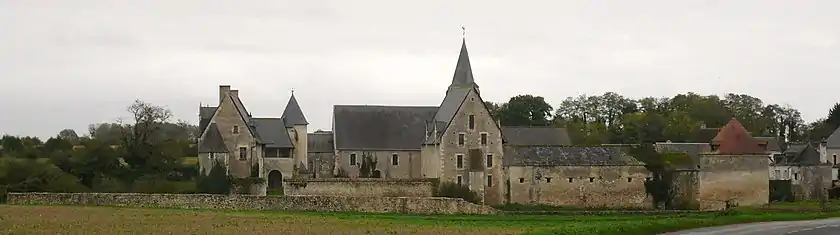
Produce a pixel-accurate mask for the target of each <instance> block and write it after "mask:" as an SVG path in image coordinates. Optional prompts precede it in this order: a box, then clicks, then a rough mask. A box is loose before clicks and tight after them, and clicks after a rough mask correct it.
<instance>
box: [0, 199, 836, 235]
mask: <svg viewBox="0 0 840 235" xmlns="http://www.w3.org/2000/svg"><path fill="white" fill-rule="evenodd" d="M832 216H840V213H802V212H798V213H751V212H738V213H704V214H686V215H623V216H620V215H592V216H570V215H493V216H439V215H438V216H434V215H428V216H425V215H393V214H358V213H308V212H294V213H292V212H253V211H211V210H176V209H141V208H117V207H82V206H15V205H0V233H3V234H234V233H236V234H434V235H442V234H447V235H449V234H482V235H489V234H587V235H593V234H655V233H659V232H665V231H674V230H678V229H683V228H694V227H702V226H713V225H723V224H731V223H739V222H752V221H770V220H797V219H812V218H825V217H832Z"/></svg>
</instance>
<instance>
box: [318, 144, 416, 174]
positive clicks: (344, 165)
mask: <svg viewBox="0 0 840 235" xmlns="http://www.w3.org/2000/svg"><path fill="white" fill-rule="evenodd" d="M337 152H338V153H337V156H338V157H336V158H335V159H336V161H335V164H334V165H335V166H338V168H340V169H342V170H344V172H345V173H347V175H348V176H349V177H353V178H355V177H359V169H360V167H361V165H362V159H363V158H364V157H368V156H369V157H371V158H372V159H375V160H376V167H375V169H374V170H376V171H379V173H380V176H381V178H386V179H417V178H421V177H420V173H421V172H420V167H421V164H420V151H404V150H402V151H401V150H391V151H387V150H386V151H362V150H360V151H355V150H341V151H337ZM395 160H396V161H395Z"/></svg>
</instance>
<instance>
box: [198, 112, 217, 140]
mask: <svg viewBox="0 0 840 235" xmlns="http://www.w3.org/2000/svg"><path fill="white" fill-rule="evenodd" d="M215 113H216V107H199V108H198V133H199V135H200V134H201V133H204V128H207V124H210V119H213V114H215Z"/></svg>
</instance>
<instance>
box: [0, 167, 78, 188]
mask: <svg viewBox="0 0 840 235" xmlns="http://www.w3.org/2000/svg"><path fill="white" fill-rule="evenodd" d="M0 185H6V190H7V191H10V192H53V193H73V192H86V191H88V188H87V187H85V186H84V185H82V184H80V183H79V179H78V178H76V177H75V176H73V175H71V174H68V173H66V172H64V171H62V170H61V169H59V168H58V167H56V166H55V165H53V164H50V163H49V162H47V161H42V160H32V159H13V158H0Z"/></svg>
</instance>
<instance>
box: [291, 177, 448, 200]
mask: <svg viewBox="0 0 840 235" xmlns="http://www.w3.org/2000/svg"><path fill="white" fill-rule="evenodd" d="M433 187H434V184H433V181H432V180H425V179H415V180H409V179H404V180H390V179H346V178H333V179H291V180H286V181H285V182H283V192H284V193H285V195H289V196H346V197H431V196H432V193H433V191H434V190H433Z"/></svg>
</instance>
